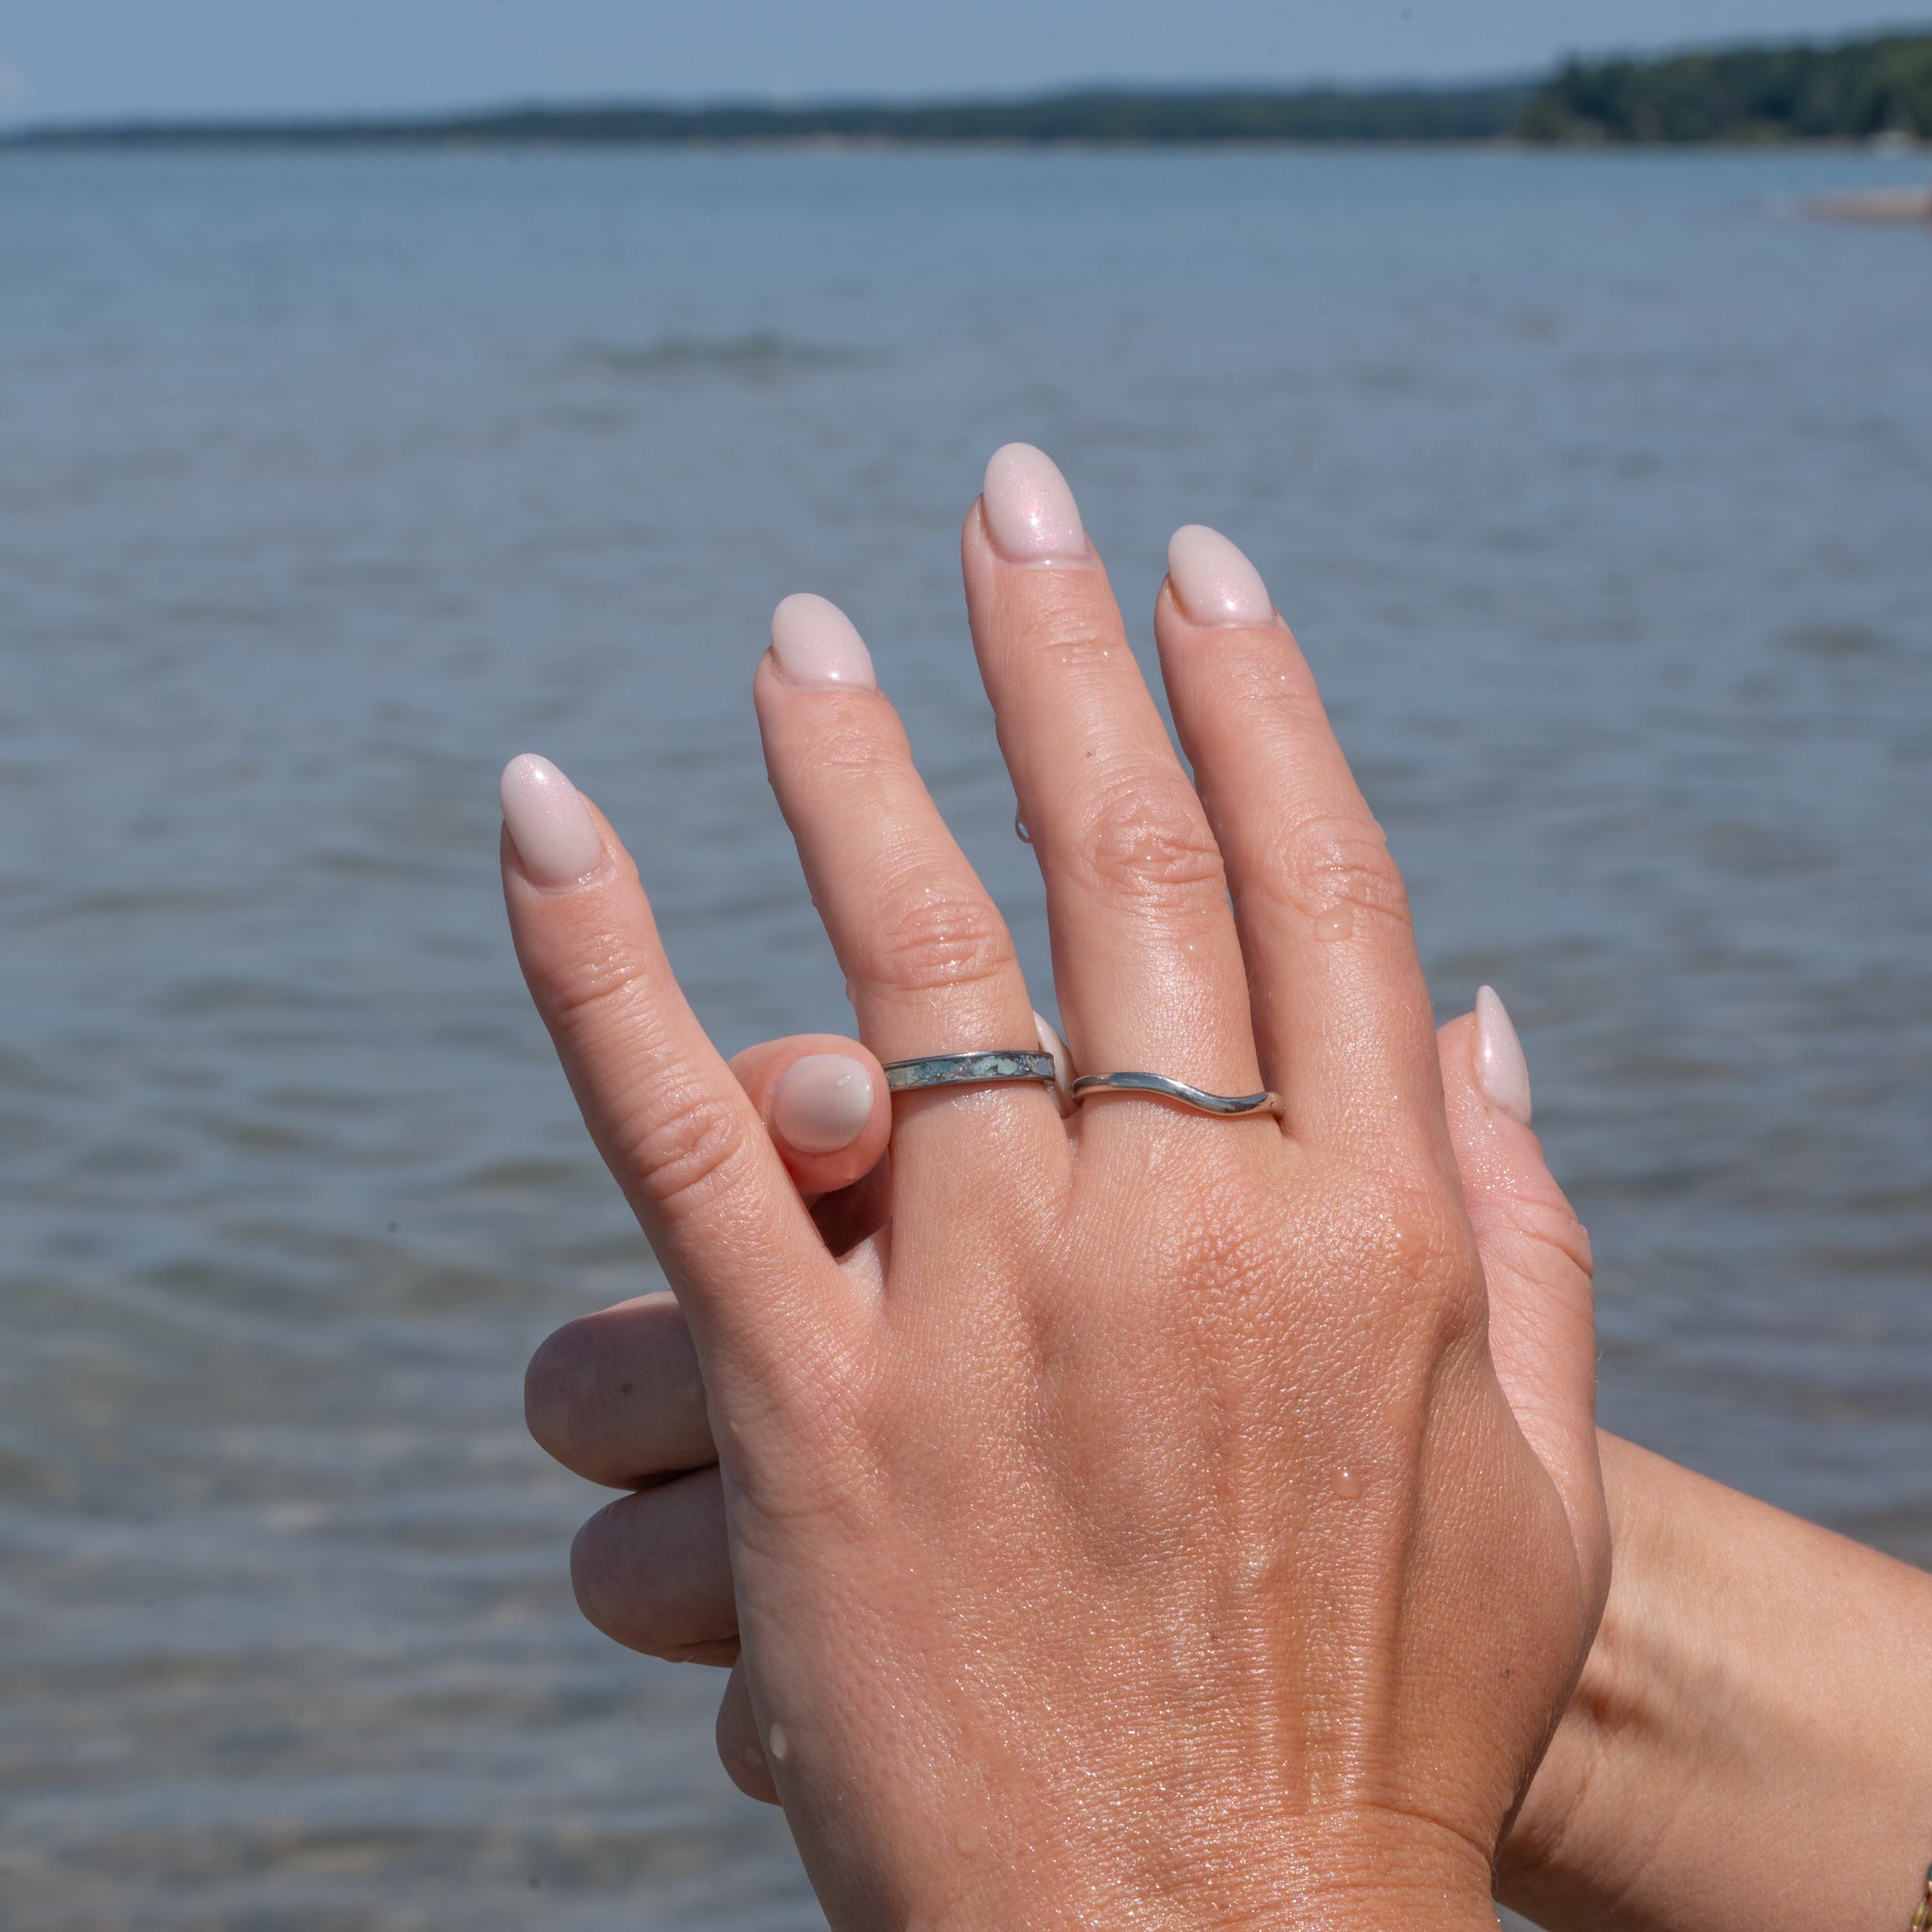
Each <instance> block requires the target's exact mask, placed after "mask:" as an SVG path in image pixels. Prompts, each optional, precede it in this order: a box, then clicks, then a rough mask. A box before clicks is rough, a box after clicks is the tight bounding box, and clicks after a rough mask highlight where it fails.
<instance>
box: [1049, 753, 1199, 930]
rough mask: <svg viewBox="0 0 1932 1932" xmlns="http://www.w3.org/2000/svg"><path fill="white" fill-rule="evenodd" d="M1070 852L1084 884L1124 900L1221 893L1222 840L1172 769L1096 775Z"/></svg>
mask: <svg viewBox="0 0 1932 1932" xmlns="http://www.w3.org/2000/svg"><path fill="white" fill-rule="evenodd" d="M1069 856H1070V858H1071V859H1072V861H1073V863H1074V864H1075V865H1076V866H1077V867H1079V868H1080V869H1081V870H1082V871H1083V872H1084V873H1085V874H1086V880H1087V883H1088V884H1089V886H1091V887H1092V888H1094V890H1096V891H1098V892H1100V893H1102V894H1104V895H1107V896H1108V897H1110V898H1112V899H1114V900H1116V901H1118V902H1120V903H1122V904H1123V905H1129V906H1133V905H1146V904H1149V903H1151V902H1153V901H1156V900H1160V901H1169V900H1171V899H1172V898H1173V897H1174V896H1175V895H1177V894H1180V895H1190V894H1198V895H1203V896H1208V895H1211V896H1212V897H1213V898H1214V900H1215V901H1216V902H1217V903H1218V902H1219V901H1220V900H1221V899H1223V898H1224V897H1225V895H1226V893H1227V873H1226V870H1225V868H1224V867H1223V866H1222V863H1221V850H1220V847H1219V846H1218V845H1216V844H1215V842H1214V837H1213V834H1212V833H1211V832H1209V830H1208V818H1207V814H1206V813H1205V812H1204V811H1203V810H1202V809H1201V802H1200V800H1199V799H1198V798H1197V797H1196V796H1195V793H1194V788H1193V787H1192V786H1191V785H1190V784H1189V783H1188V782H1187V781H1186V780H1185V779H1183V778H1182V777H1181V776H1180V775H1179V773H1178V772H1176V773H1174V774H1171V775H1169V774H1159V775H1153V776H1150V775H1149V774H1147V773H1145V772H1121V773H1117V774H1114V775H1111V776H1109V777H1106V778H1104V779H1102V780H1101V781H1100V782H1099V784H1098V785H1097V786H1096V787H1095V789H1094V795H1093V798H1092V801H1091V803H1090V805H1089V807H1088V810H1087V812H1086V815H1085V818H1084V820H1083V822H1082V824H1081V826H1080V829H1079V832H1078V834H1077V835H1076V838H1075V843H1074V849H1073V852H1072V853H1071V854H1070V855H1069Z"/></svg>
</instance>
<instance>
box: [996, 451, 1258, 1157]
mask: <svg viewBox="0 0 1932 1932" xmlns="http://www.w3.org/2000/svg"><path fill="white" fill-rule="evenodd" d="M962 554H963V561H964V567H965V574H966V602H967V608H968V611H970V613H971V617H972V624H973V641H974V645H975V647H976V649H977V650H978V652H979V655H980V672H981V675H982V676H983V677H984V679H985V683H986V691H987V695H988V696H990V697H991V698H992V701H993V710H994V714H995V717H996V719H997V722H998V725H999V734H1000V748H1001V750H1002V751H1003V752H1004V753H1006V758H1007V764H1008V767H1009V770H1010V771H1011V773H1012V778H1013V785H1014V788H1015V789H1016V790H1017V792H1018V794H1019V801H1020V815H1021V818H1022V819H1023V821H1024V822H1025V824H1026V826H1027V828H1028V832H1029V836H1030V838H1031V839H1032V842H1033V846H1034V850H1035V852H1036V854H1037V856H1038V859H1039V864H1040V871H1041V873H1042V875H1043V876H1044V878H1045V882H1046V895H1047V909H1048V913H1049V917H1050V919H1051V923H1052V929H1053V969H1054V984H1055V990H1056V992H1057V993H1058V995H1059V999H1060V1010H1061V1015H1062V1017H1063V1018H1064V1019H1065V1023H1066V1034H1067V1043H1068V1044H1069V1046H1070V1047H1071V1048H1072V1050H1073V1059H1074V1064H1075V1065H1076V1066H1077V1067H1078V1068H1079V1070H1080V1071H1081V1072H1083V1073H1104V1072H1119V1071H1122V1070H1134V1071H1143V1072H1152V1073H1164V1074H1167V1075H1168V1076H1169V1077H1171V1078H1174V1079H1179V1080H1184V1081H1187V1082H1189V1083H1190V1084H1192V1085H1194V1086H1197V1087H1205V1088H1208V1089H1209V1090H1210V1091H1212V1092H1216V1093H1221V1094H1252V1093H1253V1092H1255V1091H1256V1089H1257V1088H1259V1087H1260V1085H1261V1077H1260V1071H1259V1067H1258V1065H1257V1061H1256V1056H1255V1046H1254V1037H1253V1032H1252V1028H1251V1024H1250V1021H1249V1017H1248V1001H1247V991H1246V979H1245V974H1244V972H1243V969H1242V964H1241V952H1240V946H1239V942H1238V940H1237V939H1236V931H1235V922H1234V916H1233V913H1232V911H1231V909H1230V906H1229V901H1228V882H1227V875H1226V873H1225V871H1224V870H1223V867H1222V864H1221V853H1220V849H1219V847H1218V846H1217V845H1216V844H1215V842H1214V836H1213V834H1212V832H1211V831H1209V829H1208V818H1207V814H1206V813H1205V812H1204V811H1203V810H1202V809H1201V801H1200V799H1199V798H1198V797H1197V796H1196V795H1195V791H1194V787H1193V785H1192V784H1190V783H1189V782H1188V780H1187V775H1186V774H1185V773H1184V772H1183V771H1182V770H1181V768H1180V761H1179V758H1177V757H1176V756H1175V753H1174V747H1173V744H1172V743H1171V741H1170V740H1169V738H1168V735H1167V727H1166V725H1163V724H1162V722H1161V718H1160V713H1159V712H1158V711H1157V710H1156V709H1155V707H1154V702H1153V697H1152V696H1151V693H1150V692H1149V690H1148V687H1147V682H1146V680H1145V679H1144V678H1143V677H1142V676H1141V672H1140V667H1139V666H1138V665H1137V664H1136V663H1135V662H1134V655H1133V652H1132V651H1131V650H1129V649H1128V647H1127V640H1126V635H1125V633H1124V631H1123V630H1122V624H1121V613H1120V607H1119V606H1118V605H1117V604H1116V603H1115V601H1114V594H1113V591H1112V589H1111V588H1110V587H1109V585H1108V582H1107V576H1106V572H1105V571H1104V570H1103V569H1102V568H1101V566H1100V561H1099V558H1098V557H1097V556H1096V555H1094V551H1093V547H1092V546H1091V544H1089V542H1088V540H1087V535H1086V532H1085V530H1084V528H1083V527H1082V526H1081V523H1080V513H1079V511H1078V509H1077V508H1076V507H1075V505H1074V501H1073V497H1072V493H1071V492H1070V491H1069V490H1068V489H1067V487H1066V483H1065V479H1064V478H1063V477H1062V476H1061V474H1060V471H1059V470H1058V469H1056V468H1055V467H1054V465H1053V463H1052V462H1051V461H1050V460H1049V459H1048V458H1047V457H1046V456H1044V455H1043V454H1042V453H1041V452H1040V451H1038V450H1037V449H1034V448H1032V447H1030V446H1029V445H1027V444H1025V443H1009V444H1008V445H1007V446H1006V447H1005V448H1004V449H1002V450H1000V451H998V452H997V453H996V454H995V456H994V457H993V460H992V462H991V463H990V464H989V465H988V466H987V469H986V486H985V492H984V494H983V496H982V497H981V498H980V502H979V504H978V505H976V507H975V509H974V511H973V513H972V515H970V516H969V517H968V519H967V522H966V530H965V535H964V539H963V542H962ZM1104 1104H1105V1106H1106V1108H1107V1111H1108V1112H1109V1113H1111V1112H1113V1111H1114V1110H1115V1109H1116V1108H1119V1109H1120V1110H1121V1112H1122V1114H1129V1113H1130V1117H1131V1118H1135V1119H1141V1120H1144V1119H1146V1118H1147V1114H1146V1103H1145V1102H1140V1103H1136V1104H1135V1105H1134V1106H1133V1107H1132V1108H1131V1110H1129V1109H1128V1108H1127V1106H1126V1104H1125V1103H1124V1102H1114V1101H1110V1102H1106V1103H1104ZM1088 1111H1089V1113H1090V1114H1091V1113H1092V1112H1093V1111H1094V1110H1093V1109H1092V1108H1091V1107H1090V1109H1089V1110H1088Z"/></svg>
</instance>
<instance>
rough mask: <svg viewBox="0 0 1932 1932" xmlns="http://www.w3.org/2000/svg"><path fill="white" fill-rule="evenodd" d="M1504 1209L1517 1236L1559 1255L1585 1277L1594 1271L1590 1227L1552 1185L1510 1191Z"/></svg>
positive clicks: (1536, 1246)
mask: <svg viewBox="0 0 1932 1932" xmlns="http://www.w3.org/2000/svg"><path fill="white" fill-rule="evenodd" d="M1504 1213H1505V1214H1506V1215H1507V1217H1508V1220H1509V1225H1510V1228H1511V1230H1512V1232H1513V1233H1514V1234H1515V1235H1516V1236H1517V1238H1518V1239H1519V1240H1521V1241H1524V1242H1527V1243H1528V1244H1529V1245H1530V1246H1531V1247H1535V1248H1544V1249H1548V1250H1549V1251H1550V1252H1552V1253H1554V1254H1557V1255H1560V1256H1561V1257H1562V1258H1563V1260H1564V1261H1566V1262H1568V1263H1569V1264H1570V1265H1571V1266H1572V1267H1574V1268H1576V1269H1577V1272H1578V1273H1579V1274H1581V1275H1583V1276H1584V1277H1585V1278H1586V1279H1587V1278H1588V1277H1590V1276H1592V1275H1594V1274H1595V1273H1596V1263H1595V1258H1594V1256H1593V1255H1592V1253H1591V1249H1590V1231H1589V1230H1588V1229H1587V1228H1585V1227H1584V1225H1583V1224H1582V1222H1581V1221H1579V1220H1578V1219H1577V1210H1576V1209H1575V1208H1572V1207H1571V1205H1570V1203H1569V1201H1568V1200H1567V1199H1566V1198H1565V1197H1564V1196H1563V1195H1562V1194H1561V1193H1560V1192H1559V1191H1558V1190H1557V1189H1556V1188H1555V1187H1554V1185H1551V1186H1550V1187H1549V1188H1548V1190H1547V1191H1542V1190H1539V1191H1536V1192H1524V1193H1520V1194H1515V1195H1512V1196H1511V1197H1510V1199H1509V1201H1508V1203H1507V1205H1506V1207H1505V1208H1504Z"/></svg>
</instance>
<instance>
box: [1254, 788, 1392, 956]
mask: <svg viewBox="0 0 1932 1932" xmlns="http://www.w3.org/2000/svg"><path fill="white" fill-rule="evenodd" d="M1281 852H1282V863H1281V866H1280V868H1279V870H1278V872H1277V874H1276V877H1277V880H1278V882H1279V886H1280V890H1281V891H1282V892H1283V894H1284V895H1285V896H1286V897H1287V899H1288V901H1289V903H1290V904H1291V905H1292V906H1293V909H1294V910H1295V911H1296V912H1298V913H1300V914H1301V915H1302V916H1303V917H1305V918H1308V919H1318V918H1320V917H1321V915H1323V914H1324V913H1330V912H1334V911H1336V910H1337V909H1338V908H1340V907H1342V906H1350V907H1353V908H1356V909H1357V910H1360V911H1362V912H1366V913H1369V914H1372V915H1374V916H1376V917H1378V918H1383V919H1387V920H1390V921H1392V922H1394V923H1396V924H1397V925H1400V926H1403V927H1405V928H1406V927H1407V926H1408V924H1409V923H1410V921H1409V909H1408V889H1407V888H1406V886H1405V885H1404V884H1403V877H1402V872H1401V870H1400V868H1399V867H1397V865H1396V863H1395V859H1394V856H1393V855H1392V854H1391V853H1390V851H1389V848H1388V838H1387V836H1386V835H1385V834H1384V833H1383V831H1382V828H1381V827H1380V826H1379V825H1378V823H1377V822H1376V820H1375V819H1373V818H1372V817H1370V816H1369V814H1368V813H1367V812H1366V811H1364V812H1359V813H1350V812H1320V813H1311V814H1309V815H1307V816H1305V817H1302V818H1299V819H1296V820H1295V821H1293V823H1292V824H1291V825H1290V826H1289V827H1288V828H1287V831H1286V834H1285V836H1284V837H1283V838H1282V840H1281Z"/></svg>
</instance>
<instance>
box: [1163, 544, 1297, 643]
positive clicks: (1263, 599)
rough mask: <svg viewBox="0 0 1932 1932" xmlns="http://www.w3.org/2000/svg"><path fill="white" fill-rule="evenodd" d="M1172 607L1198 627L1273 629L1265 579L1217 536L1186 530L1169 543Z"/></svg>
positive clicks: (1272, 612)
mask: <svg viewBox="0 0 1932 1932" xmlns="http://www.w3.org/2000/svg"><path fill="white" fill-rule="evenodd" d="M1167 581H1168V582H1169V583H1171V584H1172V585H1173V586H1174V601H1175V602H1176V603H1177V604H1179V606H1180V608H1181V610H1182V611H1183V612H1184V613H1185V614H1186V615H1187V616H1189V617H1191V618H1192V619H1193V620H1194V622H1195V623H1197V624H1271V623H1273V622H1274V605H1273V603H1272V602H1271V601H1270V600H1269V597H1268V593H1267V585H1266V584H1265V583H1264V582H1262V574H1261V572H1260V571H1258V570H1257V569H1256V568H1255V567H1254V565H1253V564H1251V563H1250V562H1249V561H1248V560H1247V558H1246V557H1245V556H1243V555H1242V554H1241V553H1240V552H1239V551H1238V550H1236V548H1235V546H1234V545H1233V544H1231V543H1230V542H1229V541H1228V539H1227V538H1226V537H1224V536H1223V535H1222V534H1221V532H1220V531H1219V530H1210V529H1209V528H1208V526H1207V525H1206V524H1184V525H1182V526H1181V527H1180V528H1179V529H1178V530H1176V531H1175V533H1174V534H1173V535H1172V536H1171V537H1169V538H1168V540H1167Z"/></svg>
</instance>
